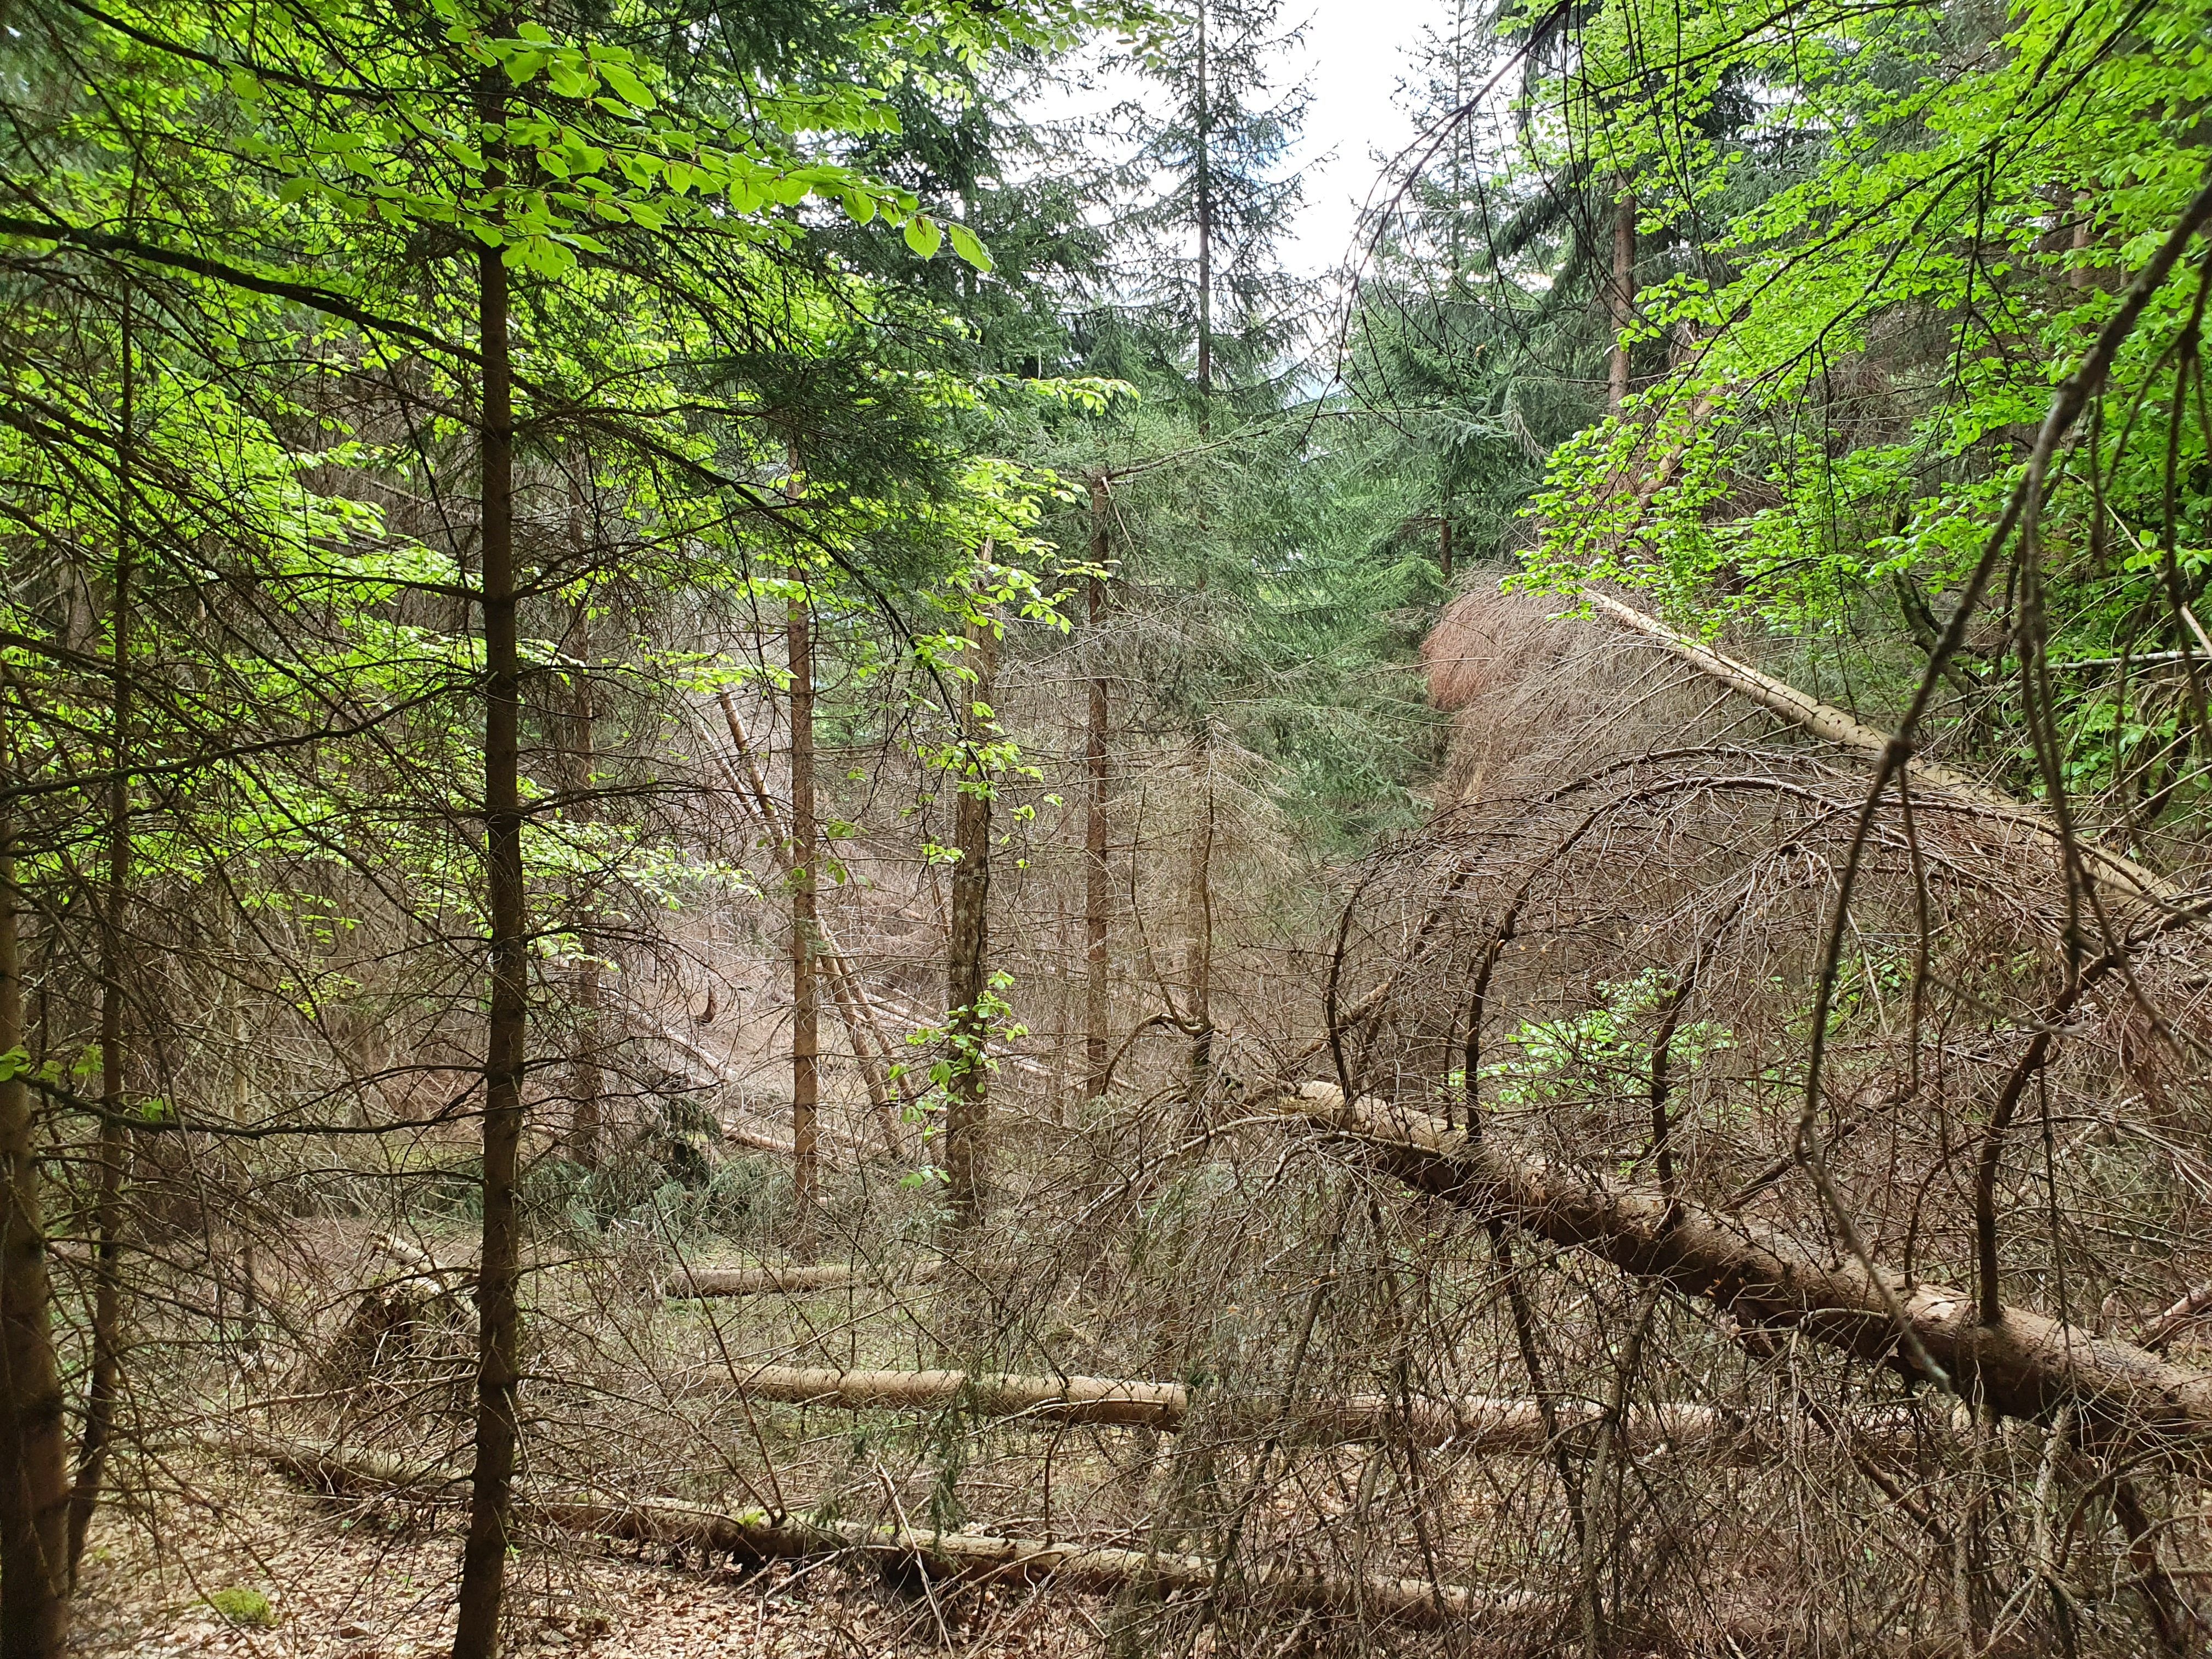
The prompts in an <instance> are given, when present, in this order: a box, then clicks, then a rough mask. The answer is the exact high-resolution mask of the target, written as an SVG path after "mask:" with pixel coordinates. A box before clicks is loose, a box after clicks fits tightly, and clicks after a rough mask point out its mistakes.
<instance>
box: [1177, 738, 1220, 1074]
mask: <svg viewBox="0 0 2212 1659" xmlns="http://www.w3.org/2000/svg"><path fill="white" fill-rule="evenodd" d="M1198 774H1199V783H1200V788H1201V789H1202V791H1203V792H1204V797H1205V803H1206V805H1205V814H1206V816H1205V817H1204V819H1203V821H1202V822H1201V823H1200V825H1199V827H1198V832H1197V834H1195V835H1194V836H1192V837H1191V843H1190V898H1189V926H1190V946H1189V955H1188V960H1187V969H1188V972H1187V975H1186V978H1187V980H1188V989H1189V997H1190V1000H1189V1005H1188V1007H1187V1009H1186V1010H1185V1012H1186V1014H1187V1015H1188V1019H1189V1022H1190V1024H1189V1036H1190V1062H1189V1078H1188V1084H1187V1085H1186V1093H1185V1096H1184V1103H1185V1104H1186V1105H1187V1106H1188V1108H1189V1109H1190V1110H1191V1111H1193V1112H1196V1111H1197V1110H1198V1109H1200V1106H1202V1105H1203V1104H1204V1103H1205V1100H1206V1083H1207V1080H1208V1079H1209V1078H1210V1077H1211V1076H1212V1071H1213V882H1212V865H1213V771H1212V752H1211V750H1210V748H1209V746H1208V744H1207V742H1206V731H1205V728H1204V727H1203V726H1200V731H1199V738H1198Z"/></svg>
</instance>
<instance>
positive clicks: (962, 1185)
mask: <svg viewBox="0 0 2212 1659" xmlns="http://www.w3.org/2000/svg"><path fill="white" fill-rule="evenodd" d="M969 639H970V640H971V641H973V642H974V646H975V684H973V685H971V686H969V688H968V690H967V692H966V696H967V700H968V707H967V708H966V710H965V712H964V713H963V716H962V720H961V727H962V731H961V750H962V753H961V763H960V775H959V777H958V779H957V788H958V791H959V793H958V795H957V798H956V799H955V801H954V804H953V809H952V814H953V827H952V841H953V845H954V846H955V847H956V848H958V849H959V853H960V859H959V861H958V862H957V863H956V864H955V865H954V866H952V915H951V930H950V938H949V939H948V942H947V949H946V952H945V1000H946V1004H947V1006H949V1007H950V1009H951V1015H950V1017H949V1018H947V1020H946V1021H945V1024H946V1028H947V1030H948V1033H949V1035H950V1037H951V1044H952V1050H953V1053H952V1076H951V1081H950V1083H949V1084H948V1085H946V1093H947V1094H948V1095H949V1096H950V1097H951V1102H950V1105H949V1107H948V1109H947V1110H946V1113H945V1177H946V1185H947V1188H948V1197H949V1198H950V1200H951V1210H952V1225H954V1226H955V1227H970V1226H973V1225H975V1223H976V1222H977V1221H978V1220H980V1219H981V1217H982V1211H983V1199H982V1171H983V1161H984V1156H985V1152H986V1144H985V1133H986V1130H985V1115H986V1113H987V1110H988V1102H987V1097H986V1090H985V1084H986V1079H987V1073H986V1072H985V1069H984V1060H983V1046H984V1042H985V1040H986V1038H987V1035H988V1033H989V1030H990V1021H989V1019H988V1018H987V1016H986V1014H985V1012H984V1009H983V1000H984V998H985V996H986V995H987V994H988V992H989V990H990V969H989V954H990V897H991V778H990V774H989V773H988V772H987V770H986V769H985V768H984V765H983V760H982V754H981V751H982V749H983V746H984V745H985V744H987V743H988V742H989V741H990V740H991V725H992V720H991V716H990V715H989V714H987V713H986V712H985V711H986V710H987V709H988V708H989V707H990V702H991V697H992V695H993V690H992V688H993V683H994V679H995V678H996V671H997V668H998V657H999V648H998V637H997V635H995V634H994V633H993V632H992V629H991V627H990V625H989V623H981V624H979V625H978V626H977V627H976V628H975V630H974V631H973V632H972V633H971V634H970V635H969Z"/></svg>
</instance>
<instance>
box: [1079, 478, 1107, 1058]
mask: <svg viewBox="0 0 2212 1659" xmlns="http://www.w3.org/2000/svg"><path fill="white" fill-rule="evenodd" d="M1106 528H1107V525H1106V476H1105V474H1103V472H1102V473H1100V474H1098V475H1097V477H1093V478H1092V479H1091V563H1092V564H1093V565H1095V566H1097V567H1100V568H1103V567H1104V565H1105V562H1106V549H1107V535H1106ZM1090 599H1091V605H1090V623H1091V640H1090V649H1091V688H1090V690H1091V708H1090V714H1089V720H1088V723H1087V724H1088V729H1087V730H1086V731H1085V740H1084V769H1085V774H1086V775H1087V776H1088V780H1089V782H1090V794H1089V798H1088V799H1087V800H1086V802H1085V810H1084V816H1083V940H1084V945H1083V955H1084V967H1085V982H1084V996H1083V1077H1084V1085H1083V1089H1084V1093H1085V1096H1086V1097H1088V1098H1090V1099H1092V1100H1096V1099H1097V1098H1098V1097H1100V1096H1101V1095H1103V1094H1104V1093H1105V1092H1106V1066H1107V1064H1108V1060H1107V1053H1106V969H1107V960H1106V921H1107V907H1108V906H1109V904H1110V903H1111V902H1112V891H1113V890H1112V885H1111V883H1110V882H1109V879H1108V871H1107V867H1106V676H1105V673H1104V671H1103V670H1104V665H1103V664H1102V663H1101V662H1100V661H1099V660H1098V649H1099V639H1098V634H1099V629H1100V626H1101V624H1103V622H1104V621H1105V617H1106V579H1105V578H1104V577H1103V576H1101V575H1097V574H1094V575H1093V576H1092V577H1091V594H1090Z"/></svg>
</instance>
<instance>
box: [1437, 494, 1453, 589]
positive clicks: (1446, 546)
mask: <svg viewBox="0 0 2212 1659" xmlns="http://www.w3.org/2000/svg"><path fill="white" fill-rule="evenodd" d="M1437 566H1438V568H1441V569H1442V570H1443V578H1444V580H1446V581H1449V580H1451V579H1452V521H1451V508H1450V507H1449V506H1446V507H1445V508H1444V512H1443V523H1442V524H1441V525H1440V526H1438V528H1437Z"/></svg>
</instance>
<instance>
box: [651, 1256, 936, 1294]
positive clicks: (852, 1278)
mask: <svg viewBox="0 0 2212 1659" xmlns="http://www.w3.org/2000/svg"><path fill="white" fill-rule="evenodd" d="M943 1272H944V1264H943V1263H942V1262H938V1261H919V1262H916V1263H915V1264H914V1265H913V1266H911V1267H903V1268H899V1269H895V1270H894V1269H880V1268H876V1267H867V1266H866V1265H865V1264H863V1265H861V1266H859V1267H855V1266H854V1265H852V1264H850V1263H848V1262H843V1261H835V1262H829V1263H826V1264H824V1265H823V1266H821V1267H690V1268H685V1269H684V1270H683V1271H681V1272H679V1273H678V1274H677V1275H676V1277H675V1278H674V1279H671V1280H670V1281H669V1284H668V1285H667V1288H666V1293H667V1294H668V1295H669V1296H671V1297H702V1296H800V1295H805V1294H806V1293H808V1292H810V1291H843V1290H851V1289H855V1288H859V1289H866V1288H867V1287H869V1286H880V1287H883V1288H885V1289H888V1288H890V1286H891V1285H896V1284H901V1283H903V1284H908V1285H927V1284H931V1283H933V1281H935V1280H936V1279H937V1278H938V1277H939V1275H940V1274H941V1273H943Z"/></svg>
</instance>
